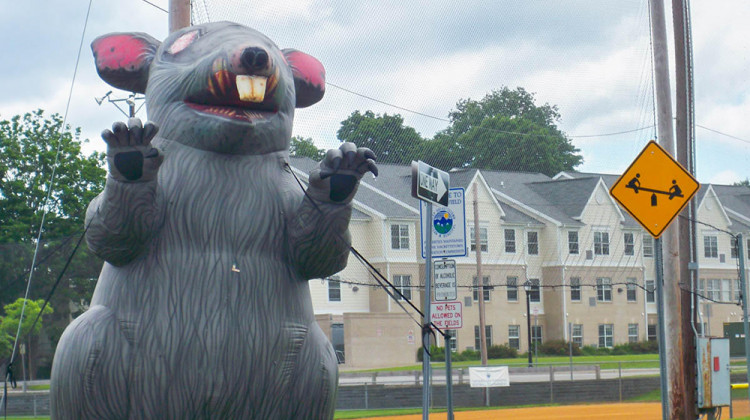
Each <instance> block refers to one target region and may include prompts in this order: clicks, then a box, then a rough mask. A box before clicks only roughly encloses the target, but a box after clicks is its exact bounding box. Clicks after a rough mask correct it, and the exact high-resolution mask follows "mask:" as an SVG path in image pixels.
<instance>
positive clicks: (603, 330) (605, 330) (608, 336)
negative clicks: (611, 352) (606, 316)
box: [599, 324, 615, 349]
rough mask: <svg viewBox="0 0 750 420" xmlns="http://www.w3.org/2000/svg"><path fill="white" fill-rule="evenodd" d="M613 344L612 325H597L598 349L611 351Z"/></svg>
mask: <svg viewBox="0 0 750 420" xmlns="http://www.w3.org/2000/svg"><path fill="white" fill-rule="evenodd" d="M614 344H615V326H614V324H599V347H606V348H609V349H611V348H612V347H614Z"/></svg>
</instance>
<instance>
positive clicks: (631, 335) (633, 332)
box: [628, 324, 639, 343]
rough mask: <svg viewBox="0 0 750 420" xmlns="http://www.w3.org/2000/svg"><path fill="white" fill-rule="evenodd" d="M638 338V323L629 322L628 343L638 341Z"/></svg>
mask: <svg viewBox="0 0 750 420" xmlns="http://www.w3.org/2000/svg"><path fill="white" fill-rule="evenodd" d="M638 338H639V337H638V324H628V343H637V342H638Z"/></svg>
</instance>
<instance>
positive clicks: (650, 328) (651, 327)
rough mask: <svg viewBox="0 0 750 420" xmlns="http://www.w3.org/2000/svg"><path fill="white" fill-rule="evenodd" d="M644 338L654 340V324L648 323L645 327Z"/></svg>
mask: <svg viewBox="0 0 750 420" xmlns="http://www.w3.org/2000/svg"><path fill="white" fill-rule="evenodd" d="M646 340H648V341H656V324H648V328H647V329H646Z"/></svg>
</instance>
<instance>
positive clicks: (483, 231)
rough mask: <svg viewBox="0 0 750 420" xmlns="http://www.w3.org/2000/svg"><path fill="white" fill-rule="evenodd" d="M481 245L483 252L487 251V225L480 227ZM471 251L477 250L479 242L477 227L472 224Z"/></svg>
mask: <svg viewBox="0 0 750 420" xmlns="http://www.w3.org/2000/svg"><path fill="white" fill-rule="evenodd" d="M479 245H480V246H481V247H482V248H481V249H482V252H487V251H488V249H489V248H488V247H487V228H486V227H481V226H480V227H479ZM471 252H477V243H476V236H475V229H474V227H473V226H472V227H471Z"/></svg>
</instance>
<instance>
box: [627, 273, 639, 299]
mask: <svg viewBox="0 0 750 420" xmlns="http://www.w3.org/2000/svg"><path fill="white" fill-rule="evenodd" d="M636 288H637V280H636V279H634V278H632V277H631V278H628V284H627V286H626V291H627V295H628V302H635V301H636V300H638V299H637V297H636V296H637V295H636V290H637V289H636Z"/></svg>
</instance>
